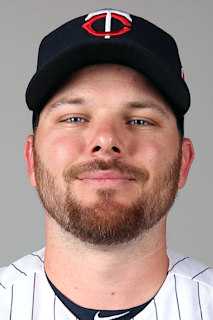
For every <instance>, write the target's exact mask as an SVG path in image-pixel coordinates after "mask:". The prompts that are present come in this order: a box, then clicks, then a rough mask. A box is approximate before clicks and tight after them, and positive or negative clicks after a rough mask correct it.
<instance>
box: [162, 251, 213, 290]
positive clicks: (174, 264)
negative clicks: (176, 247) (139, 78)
mask: <svg viewBox="0 0 213 320" xmlns="http://www.w3.org/2000/svg"><path fill="white" fill-rule="evenodd" d="M167 254H168V257H169V262H170V264H169V269H168V276H173V277H175V278H176V279H182V281H183V282H184V280H185V283H188V284H189V283H193V284H196V285H199V286H202V287H206V288H208V289H210V290H212V292H213V268H212V267H208V266H206V265H205V264H203V263H201V262H198V261H196V260H194V259H191V258H190V257H187V256H184V255H182V254H180V253H177V252H175V251H173V250H170V249H168V250H167Z"/></svg>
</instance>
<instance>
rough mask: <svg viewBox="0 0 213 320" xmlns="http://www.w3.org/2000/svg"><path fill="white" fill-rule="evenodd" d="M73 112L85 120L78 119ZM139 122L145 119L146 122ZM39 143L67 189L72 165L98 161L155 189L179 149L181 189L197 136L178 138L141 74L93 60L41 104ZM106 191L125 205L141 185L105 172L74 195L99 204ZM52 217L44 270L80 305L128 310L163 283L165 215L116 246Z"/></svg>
mask: <svg viewBox="0 0 213 320" xmlns="http://www.w3.org/2000/svg"><path fill="white" fill-rule="evenodd" d="M139 105H140V107H138V106H139ZM136 106H137V107H136ZM73 117H74V118H75V119H76V118H81V121H80V122H76V121H75V122H74V123H73V122H71V121H70V119H71V118H73ZM134 120H141V123H140V125H138V123H139V122H138V121H136V122H134ZM136 124H137V125H136ZM44 137H45V139H44ZM33 140H34V139H33V136H32V135H30V136H28V137H27V140H26V147H25V157H26V161H27V166H28V175H29V180H30V183H31V185H32V186H33V187H36V180H35V173H34V159H33ZM35 146H36V150H37V153H38V154H39V156H40V157H41V158H42V161H43V163H45V164H46V166H47V167H48V169H49V171H50V172H51V173H52V174H54V175H55V178H56V179H57V183H58V185H59V186H60V188H61V190H65V184H64V181H63V179H62V176H63V172H64V170H65V168H67V166H69V165H70V164H75V165H78V164H81V163H84V162H87V161H91V160H94V159H97V158H98V159H103V160H110V159H118V160H120V161H122V162H123V163H125V164H127V165H134V166H135V167H138V168H145V169H146V171H147V172H148V174H149V179H148V181H147V183H146V188H147V190H149V188H152V184H153V181H154V177H155V176H156V175H158V174H159V173H161V172H165V170H166V169H167V165H168V163H172V161H174V159H175V158H176V157H177V154H178V150H179V148H181V149H182V158H181V168H180V178H179V183H178V188H179V189H181V188H182V187H183V186H184V184H185V182H186V179H187V175H188V171H189V169H190V166H191V163H192V161H193V158H194V151H193V147H192V143H191V141H190V140H189V139H186V138H185V139H183V140H182V141H181V140H180V136H179V133H178V129H177V124H176V119H175V116H174V114H173V112H172V111H171V109H170V108H169V106H168V105H167V102H166V101H165V99H164V98H163V96H162V95H161V94H160V92H159V91H158V90H157V89H156V88H155V87H154V86H153V85H152V84H151V83H150V82H149V81H148V80H147V79H146V78H145V77H144V76H142V75H141V74H140V73H138V72H137V71H135V70H133V69H130V68H127V67H124V66H120V65H94V66H89V67H86V68H83V69H81V70H79V71H77V72H76V73H74V74H73V75H72V76H71V78H70V80H69V81H68V82H67V83H66V85H65V86H64V87H63V88H61V89H60V90H59V91H58V92H57V93H56V94H55V95H54V96H53V97H52V99H51V100H50V101H49V102H48V103H47V104H46V105H45V107H44V108H43V110H42V112H41V114H40V119H39V123H38V127H37V130H36V139H35ZM100 188H102V189H109V188H110V189H113V190H114V193H113V197H114V198H113V199H114V200H115V201H117V202H118V203H121V204H124V205H125V204H129V202H130V201H134V200H135V199H136V197H137V195H138V192H139V189H138V188H139V187H138V185H137V183H134V182H132V181H129V180H128V179H120V178H119V179H112V178H110V177H108V178H106V177H103V176H102V177H99V179H94V177H92V178H91V177H90V178H89V179H82V180H78V179H76V181H74V182H73V190H74V193H75V196H76V198H77V199H78V200H80V201H81V202H82V203H84V204H87V205H88V204H92V203H95V202H96V201H98V199H99V198H98V197H99V195H98V192H97V190H99V189H100ZM85 195H87V196H86V197H85ZM46 221H47V235H46V253H45V270H46V272H47V274H48V277H49V278H50V280H51V281H52V282H53V283H54V284H55V286H56V287H57V288H58V289H59V290H60V291H61V292H62V293H63V294H64V295H66V296H67V297H68V298H69V299H70V300H72V301H74V302H75V303H77V304H79V305H82V306H84V307H88V308H94V309H108V310H110V309H111V310H114V309H125V308H129V307H134V306H136V305H139V304H141V303H143V302H146V301H148V300H149V299H151V298H152V297H153V296H154V295H155V294H156V293H157V292H158V290H159V289H160V287H161V286H162V284H163V282H164V280H165V277H166V273H167V270H168V257H167V255H166V215H165V216H164V217H163V218H162V219H161V220H160V221H159V222H158V223H157V224H156V225H155V226H154V227H153V228H152V229H150V230H149V231H147V232H146V233H145V234H143V235H142V236H141V237H140V236H139V237H138V238H137V239H134V240H132V241H130V242H128V243H125V244H122V245H114V246H110V247H104V246H94V245H92V244H88V243H84V242H81V241H80V240H78V239H76V238H75V237H73V236H72V235H71V234H68V233H66V232H65V231H64V230H63V229H62V228H61V227H60V226H59V225H58V224H57V223H56V222H55V220H54V219H52V218H51V217H50V216H49V215H48V214H46ZM85 266H87V267H86V268H85ZM88 288H90V289H89V290H90V294H89V295H88Z"/></svg>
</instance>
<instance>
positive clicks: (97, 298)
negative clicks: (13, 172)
mask: <svg viewBox="0 0 213 320" xmlns="http://www.w3.org/2000/svg"><path fill="white" fill-rule="evenodd" d="M26 98H27V104H28V107H29V108H30V109H31V110H32V111H33V127H34V135H30V136H28V138H27V140H26V148H25V157H26V161H27V166H28V175H29V180H30V183H31V185H32V186H33V187H36V188H37V190H38V193H39V196H40V198H41V201H42V203H43V205H44V207H45V209H46V226H47V228H46V249H42V250H41V251H38V252H36V253H33V254H31V255H28V256H26V257H24V258H22V259H20V260H18V261H17V262H15V263H14V264H11V265H10V266H9V267H7V268H3V269H1V272H0V315H1V319H3V320H6V319H12V320H17V319H39V320H40V319H48V320H49V319H54V320H56V319H88V320H90V319H95V320H98V319H107V320H110V319H120V320H126V319H128V320H130V319H138V320H140V319H141V320H142V319H143V320H147V319H158V320H166V319H169V320H171V319H172V320H176V319H182V320H183V319H187V320H190V319H193V320H196V319H205V320H210V319H212V315H213V306H212V299H213V271H212V269H211V268H208V267H206V266H204V265H202V264H200V263H199V262H196V261H194V260H192V259H190V258H188V257H183V256H182V255H180V254H177V253H175V252H173V251H171V250H167V249H166V218H167V214H168V212H169V209H170V208H171V206H172V204H173V202H174V199H175V196H176V193H177V190H178V189H181V188H182V187H183V186H184V184H185V182H186V179H187V174H188V171H189V169H190V166H191V163H192V161H193V157H194V152H193V147H192V143H191V141H190V139H187V138H184V136H183V118H184V114H185V113H186V112H187V110H188V108H189V105H190V96H189V91H188V88H187V86H186V84H185V81H184V78H183V71H182V67H181V63H180V60H179V55H178V50H177V47H176V44H175V42H174V40H173V39H172V37H171V36H169V35H168V34H167V33H165V32H164V31H162V30H161V29H159V28H158V27H156V26H154V25H152V24H151V23H149V22H147V21H145V20H143V19H142V18H138V17H135V16H132V15H129V14H127V13H124V12H120V11H117V10H100V11H98V12H94V13H91V14H89V15H86V16H84V17H80V18H77V19H75V20H72V21H70V22H68V23H67V24H65V25H63V26H61V27H60V28H58V29H57V30H55V31H53V32H52V33H50V34H49V35H48V36H47V37H45V38H44V40H43V41H42V43H41V46H40V51H39V59H38V68H37V72H36V74H35V75H34V77H33V78H32V80H31V82H30V84H29V86H28V89H27V94H26Z"/></svg>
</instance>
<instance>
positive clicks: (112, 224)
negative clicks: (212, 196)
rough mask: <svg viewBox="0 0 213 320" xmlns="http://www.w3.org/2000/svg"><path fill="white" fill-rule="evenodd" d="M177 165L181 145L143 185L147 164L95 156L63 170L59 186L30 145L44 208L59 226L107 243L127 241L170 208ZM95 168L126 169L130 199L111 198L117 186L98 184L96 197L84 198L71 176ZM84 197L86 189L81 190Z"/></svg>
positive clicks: (97, 242)
mask: <svg viewBox="0 0 213 320" xmlns="http://www.w3.org/2000/svg"><path fill="white" fill-rule="evenodd" d="M180 165H181V148H180V149H179V152H178V155H177V156H176V158H175V159H174V160H173V162H172V163H169V164H167V168H166V170H164V171H160V170H159V171H158V174H157V173H156V176H155V177H154V178H153V181H152V185H151V186H149V188H148V187H147V182H148V181H149V174H148V172H147V171H146V169H139V168H137V167H134V166H129V165H128V166H127V165H125V164H123V163H122V162H120V161H119V160H116V159H113V160H110V161H103V160H100V159H96V160H93V161H91V162H88V163H84V164H80V165H78V166H73V165H72V166H69V167H67V168H66V169H65V170H64V171H63V184H64V185H65V188H61V187H60V186H59V183H58V181H57V179H56V176H55V175H54V174H52V173H50V171H49V169H48V168H47V167H46V166H45V164H44V163H43V162H42V160H41V158H40V156H39V155H38V153H37V152H36V149H35V147H34V169H35V178H36V183H37V191H38V194H39V197H40V199H41V202H42V203H43V206H44V207H45V209H46V211H47V214H48V215H49V216H51V217H52V218H53V219H54V220H55V221H56V222H57V223H58V224H59V225H60V227H62V229H63V230H65V231H66V232H68V233H70V234H72V235H73V236H74V237H77V238H78V239H80V240H81V241H83V242H87V243H91V244H94V245H102V246H110V245H117V244H122V243H126V242H128V241H131V240H133V239H136V238H137V237H138V236H141V235H143V234H144V233H145V232H146V231H148V230H150V229H151V228H152V227H153V226H155V225H156V224H157V223H158V222H159V221H160V220H161V219H162V218H163V217H164V216H165V215H166V214H167V212H168V211H169V209H170V208H171V206H172V204H173V202H174V200H175V197H176V194H177V190H178V181H179V172H180ZM97 170H99V171H100V170H115V171H119V172H121V173H124V174H128V176H130V177H131V178H132V179H133V180H135V183H138V186H139V191H138V194H137V197H136V198H135V199H134V200H131V199H129V202H130V204H129V205H126V204H122V203H120V202H118V201H115V199H114V198H115V194H116V190H114V189H108V188H107V189H99V190H97V196H98V201H96V202H94V203H91V204H87V205H86V204H83V203H82V201H80V200H78V199H77V196H76V195H75V193H74V190H73V181H75V179H76V178H78V177H79V176H80V175H81V174H84V173H87V172H92V171H93V172H94V171H97ZM85 197H86V195H85Z"/></svg>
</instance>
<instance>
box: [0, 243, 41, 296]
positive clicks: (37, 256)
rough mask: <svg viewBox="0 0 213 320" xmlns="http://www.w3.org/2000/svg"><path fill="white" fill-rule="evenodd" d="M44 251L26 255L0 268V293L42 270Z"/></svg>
mask: <svg viewBox="0 0 213 320" xmlns="http://www.w3.org/2000/svg"><path fill="white" fill-rule="evenodd" d="M44 252H45V249H41V250H39V251H37V252H34V253H31V254H28V255H26V256H25V257H23V258H21V259H19V260H17V261H15V262H14V263H11V264H10V265H9V266H7V267H3V268H0V292H1V289H2V290H7V289H8V288H11V286H13V285H14V284H15V283H16V282H19V281H20V280H22V279H25V278H27V277H30V276H31V275H32V274H34V273H35V272H40V271H42V270H43V264H44Z"/></svg>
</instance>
